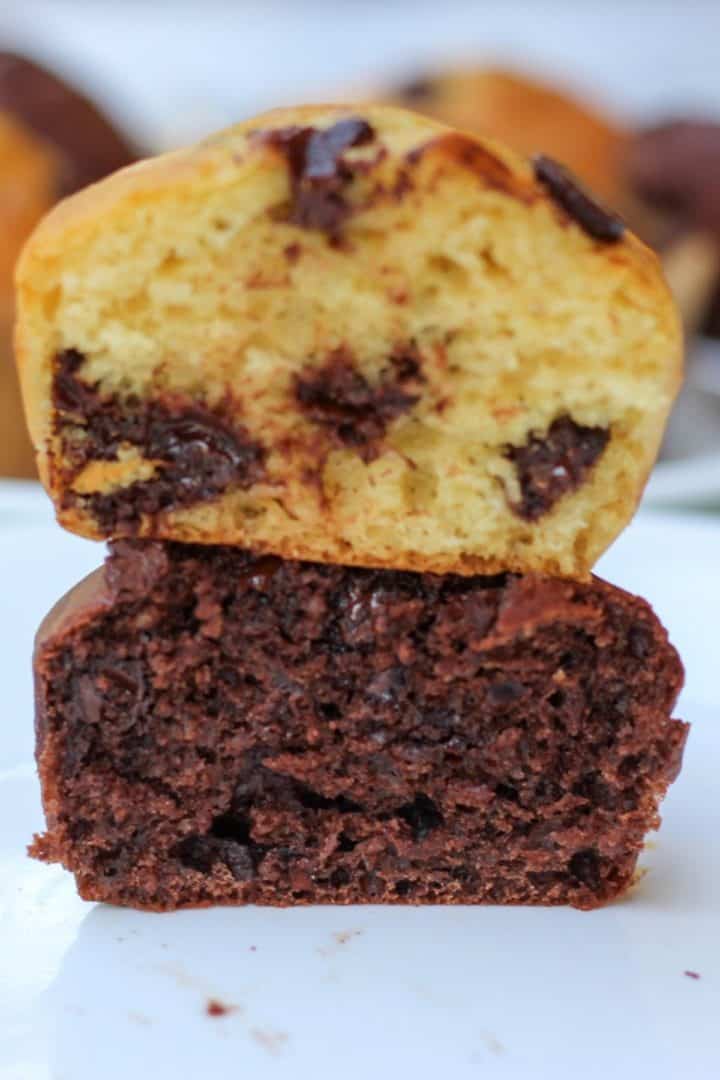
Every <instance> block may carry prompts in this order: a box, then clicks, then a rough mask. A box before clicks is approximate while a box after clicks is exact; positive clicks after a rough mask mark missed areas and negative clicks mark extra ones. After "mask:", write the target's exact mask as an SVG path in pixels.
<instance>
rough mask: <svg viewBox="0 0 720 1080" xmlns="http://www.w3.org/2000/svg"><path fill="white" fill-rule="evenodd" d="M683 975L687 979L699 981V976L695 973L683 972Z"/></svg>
mask: <svg viewBox="0 0 720 1080" xmlns="http://www.w3.org/2000/svg"><path fill="white" fill-rule="evenodd" d="M683 975H687V977H688V979H699V978H700V975H699V974H698V972H697V971H683Z"/></svg>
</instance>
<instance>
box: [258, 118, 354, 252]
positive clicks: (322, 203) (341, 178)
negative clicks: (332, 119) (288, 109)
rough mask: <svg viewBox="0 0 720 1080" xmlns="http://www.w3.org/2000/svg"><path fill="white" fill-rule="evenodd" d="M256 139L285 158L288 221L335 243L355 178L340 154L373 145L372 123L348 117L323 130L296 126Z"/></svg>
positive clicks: (346, 213) (261, 133) (348, 207)
mask: <svg viewBox="0 0 720 1080" xmlns="http://www.w3.org/2000/svg"><path fill="white" fill-rule="evenodd" d="M259 135H260V137H262V139H263V141H264V142H267V143H269V144H270V145H272V146H276V147H278V149H280V150H281V151H282V152H283V154H284V155H285V157H286V158H287V162H288V165H289V168H290V180H291V187H292V203H291V207H290V214H289V218H288V220H289V221H290V222H291V223H292V224H293V225H299V226H300V227H301V228H303V229H320V230H321V231H322V232H326V233H327V234H328V236H330V237H332V238H333V239H337V237H338V236H339V233H340V227H341V226H342V224H343V222H344V221H345V219H346V218H347V217H348V216H349V214H350V213H351V208H350V206H349V204H348V202H347V200H346V198H345V193H344V192H345V188H346V186H347V184H348V183H349V182H350V181H351V180H352V178H353V176H354V175H355V170H354V168H353V166H352V165H351V164H350V163H349V162H347V161H345V160H344V158H343V154H344V152H345V151H346V150H349V149H350V147H352V146H361V145H363V144H365V143H369V142H372V140H373V139H374V138H375V132H374V131H373V129H372V127H371V126H370V124H368V123H367V121H366V120H363V119H361V118H360V117H348V119H346V120H339V121H338V122H337V123H336V124H333V126H332V127H329V128H325V129H323V130H321V129H318V128H312V127H297V126H294V127H286V128H278V129H276V130H274V131H265V132H260V133H259Z"/></svg>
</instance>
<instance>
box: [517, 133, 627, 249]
mask: <svg viewBox="0 0 720 1080" xmlns="http://www.w3.org/2000/svg"><path fill="white" fill-rule="evenodd" d="M533 165H534V168H535V176H536V178H537V179H538V180H539V181H540V183H541V184H542V185H543V187H545V188H546V189H547V191H548V193H549V194H550V196H551V198H553V199H554V200H555V202H556V203H557V204H558V205H559V206H561V207H562V209H563V210H564V211H565V212H566V213H567V214H569V215H570V217H571V218H573V219H574V220H575V221H576V222H577V224H578V225H579V226H580V228H581V229H584V230H585V232H586V233H587V234H588V236H591V237H592V238H593V239H594V240H604V241H605V242H606V243H614V242H616V241H618V240H620V238H621V237H622V235H623V233H624V232H625V224H624V222H623V221H621V219H620V218H619V217H618V216H617V215H616V214H613V213H611V212H610V211H609V210H606V209H605V208H604V207H603V206H601V205H600V203H599V202H597V200H596V199H595V198H594V197H593V196H592V195H591V194H590V193H589V192H588V191H586V190H585V188H584V187H583V186H582V185H581V184H580V182H579V180H578V179H577V178H576V177H575V176H573V174H572V173H571V172H570V170H569V169H567V168H566V167H565V166H564V165H561V164H560V163H559V162H558V161H554V160H553V158H550V157H546V156H545V155H544V154H538V155H537V156H536V157H535V158H533Z"/></svg>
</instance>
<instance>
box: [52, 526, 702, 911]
mask: <svg viewBox="0 0 720 1080" xmlns="http://www.w3.org/2000/svg"><path fill="white" fill-rule="evenodd" d="M35 672H36V679H37V739H38V745H37V753H38V763H39V770H40V777H41V781H42V789H43V799H44V806H45V812H46V816H47V832H46V833H45V834H44V835H43V836H39V837H37V838H36V839H35V841H34V843H33V845H32V848H31V853H32V854H33V855H35V856H36V857H38V858H41V859H44V860H46V861H50V862H62V863H63V864H64V865H65V866H66V867H67V868H68V869H69V870H71V871H72V872H73V873H74V874H75V876H76V879H77V883H78V888H79V890H80V893H81V895H82V896H83V897H85V898H86V899H91V900H106V901H110V902H113V903H117V904H127V905H132V906H135V907H141V908H154V909H171V908H176V907H181V906H185V905H202V904H211V903H233V904H240V903H250V902H254V903H268V904H280V905H284V904H299V903H318V902H338V903H353V902H382V903H387V902H407V903H431V902H442V903H476V902H494V903H548V904H560V903H570V904H574V905H576V906H578V907H584V908H590V907H594V906H596V905H599V904H602V903H604V902H606V901H608V900H610V899H611V898H613V897H614V896H617V895H618V894H619V893H621V892H622V891H623V890H624V889H625V888H627V886H628V885H629V884H630V882H631V881H632V878H633V872H634V869H635V862H636V859H637V855H638V853H639V851H640V849H641V846H642V843H643V837H644V835H645V833H646V831H647V830H648V829H651V828H656V827H657V825H658V823H659V818H658V803H659V801H660V799H661V798H662V796H663V795H664V793H665V790H666V788H667V786H668V784H669V783H670V782H671V781H672V780H673V779H674V778H675V776H676V775H677V773H678V770H679V767H680V761H681V755H682V749H683V744H684V742H685V737H686V733H687V725H686V724H684V723H682V722H680V721H677V720H673V719H671V710H672V708H673V705H674V702H675V699H676V696H677V693H678V690H679V688H680V685H681V682H682V667H681V664H680V661H679V659H678V656H677V654H676V652H675V650H674V649H673V647H672V646H671V645H670V644H669V643H668V640H667V636H666V634H665V631H664V630H663V628H662V627H661V625H660V623H659V622H658V620H657V618H656V617H655V615H654V614H653V612H652V611H651V609H650V608H649V606H648V605H647V604H646V603H645V602H644V601H643V600H640V599H638V598H636V597H633V596H630V595H629V594H627V593H625V592H622V591H621V590H619V589H617V588H614V587H613V586H611V585H608V584H606V583H605V582H602V581H600V580H598V579H593V580H591V581H590V582H584V583H578V582H572V581H560V580H552V579H542V578H533V577H518V576H513V575H510V574H504V575H497V576H493V577H461V576H455V575H446V576H436V575H432V574H418V573H409V572H398V571H391V570H363V569H349V568H343V567H339V566H330V565H320V564H313V563H302V562H290V561H283V560H280V559H276V558H274V557H269V556H264V557H257V556H255V555H253V554H251V553H249V552H245V551H242V550H238V549H233V548H229V547H218V548H214V547H203V546H188V545H180V544H172V543H167V544H165V543H160V542H158V543H147V542H142V541H123V542H119V543H116V544H114V545H113V546H112V548H111V554H110V557H109V559H108V561H107V562H106V565H105V567H104V568H103V569H101V570H99V571H97V572H96V573H95V574H93V575H91V576H90V577H89V578H88V579H86V580H85V581H84V582H83V583H82V584H81V585H79V586H78V587H77V588H76V589H75V590H73V592H71V593H70V594H69V595H68V596H67V597H65V599H64V600H62V601H61V602H60V604H59V605H58V606H57V607H56V608H55V609H54V610H53V612H51V614H50V615H49V616H48V617H47V619H46V620H45V622H44V624H43V626H42V627H41V629H40V631H39V634H38V639H37V648H36V655H35Z"/></svg>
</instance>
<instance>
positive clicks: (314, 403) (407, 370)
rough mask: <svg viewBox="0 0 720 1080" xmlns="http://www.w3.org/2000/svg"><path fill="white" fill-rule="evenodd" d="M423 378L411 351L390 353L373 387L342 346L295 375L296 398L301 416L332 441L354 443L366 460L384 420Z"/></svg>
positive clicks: (412, 400) (413, 397)
mask: <svg viewBox="0 0 720 1080" xmlns="http://www.w3.org/2000/svg"><path fill="white" fill-rule="evenodd" d="M423 381H424V379H423V376H422V372H421V368H420V362H419V360H418V358H417V356H416V355H415V354H414V351H413V350H408V351H406V352H404V353H398V354H397V355H396V356H393V357H392V358H391V360H390V363H389V365H388V367H387V368H386V369H385V370H384V371H383V372H382V373H381V376H380V381H379V382H378V383H377V384H376V385H375V386H373V385H372V384H371V383H370V382H368V380H367V379H366V378H365V376H364V375H363V374H361V372H359V371H358V370H357V369H356V368H355V367H354V365H353V361H352V357H351V356H350V355H349V353H348V352H347V350H344V349H338V350H337V351H336V352H335V353H333V355H332V356H331V357H330V359H329V360H328V362H327V363H326V364H325V365H324V367H321V368H317V369H309V370H308V371H307V372H306V374H304V375H300V376H298V377H297V379H296V381H295V397H296V399H297V401H298V402H299V403H300V405H301V406H302V408H303V410H304V412H305V414H306V416H308V418H309V419H310V420H313V421H314V422H315V423H316V424H321V425H322V426H323V427H324V428H327V429H328V430H329V431H330V434H331V436H332V438H333V439H334V440H335V442H336V443H338V444H339V445H341V446H351V447H355V448H357V449H359V450H360V451H361V453H362V454H363V456H364V457H365V458H366V460H370V459H371V458H372V457H374V456H376V455H377V452H378V451H377V443H378V442H379V441H380V440H381V439H382V438H383V436H384V435H385V432H386V430H387V427H388V425H389V424H390V423H391V422H392V421H393V420H395V419H396V417H398V416H400V415H402V413H405V412H407V411H408V409H411V408H412V407H413V405H415V404H416V402H417V401H418V400H419V398H420V394H419V392H418V391H419V384H420V383H422V382H423Z"/></svg>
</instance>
